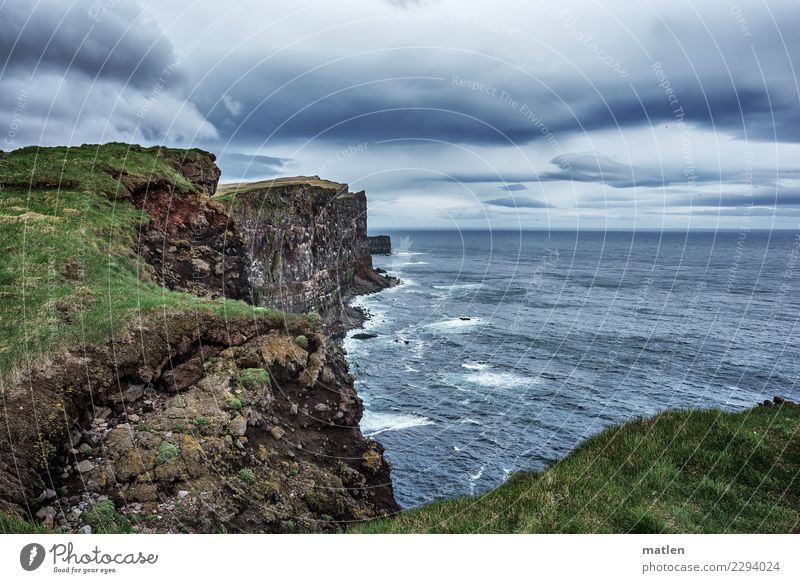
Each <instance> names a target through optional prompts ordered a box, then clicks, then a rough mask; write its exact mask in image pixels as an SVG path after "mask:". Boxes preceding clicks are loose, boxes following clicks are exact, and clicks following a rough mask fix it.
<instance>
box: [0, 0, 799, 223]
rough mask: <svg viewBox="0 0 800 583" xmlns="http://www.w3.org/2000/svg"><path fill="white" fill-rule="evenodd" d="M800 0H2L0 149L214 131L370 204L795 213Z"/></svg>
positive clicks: (261, 173)
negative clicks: (357, 193) (362, 193)
mask: <svg viewBox="0 0 800 583" xmlns="http://www.w3.org/2000/svg"><path fill="white" fill-rule="evenodd" d="M798 23H800V4H799V3H798V2H797V0H791V1H789V0H769V2H767V1H765V0H752V1H751V0H747V1H745V0H715V1H699V0H696V1H695V2H687V1H683V0H671V1H669V2H667V1H663V2H655V1H653V0H632V1H625V0H606V1H604V2H599V1H598V2H590V1H581V2H577V1H569V0H568V1H566V2H565V1H559V2H551V1H525V0H502V1H495V2H487V1H485V0H483V1H477V0H417V1H414V0H357V1H356V0H336V1H335V2H333V1H327V0H325V1H305V0H291V1H286V0H270V1H269V2H256V1H252V0H238V1H237V0H229V1H227V2H219V1H215V2H211V1H209V0H197V1H191V0H189V1H180V2H179V1H172V0H159V1H151V0H140V1H139V2H136V1H133V0H91V1H90V0H74V1H73V0H39V1H36V0H5V1H4V0H0V30H2V36H0V108H1V109H2V111H3V112H4V115H3V118H4V124H3V125H4V126H5V127H4V128H2V127H0V131H2V133H3V134H4V143H3V144H2V145H0V148H2V149H3V150H13V149H15V148H18V147H22V146H27V145H33V144H37V145H79V144H82V143H99V142H109V141H124V142H136V143H141V144H147V145H155V144H165V145H168V146H173V147H199V148H203V149H207V150H210V151H212V152H214V153H215V154H216V155H217V157H218V164H219V165H220V167H221V168H222V172H223V175H222V180H223V181H225V182H231V181H239V180H257V179H266V178H271V177H275V176H287V175H299V174H303V175H319V176H321V177H323V178H328V179H331V180H335V181H339V182H346V183H348V184H349V185H350V187H351V189H352V190H362V189H364V190H366V192H367V196H368V201H369V224H370V228H371V229H372V230H373V231H375V230H380V229H387V228H390V227H396V228H441V229H450V228H460V229H465V228H466V229H486V228H510V229H518V228H524V229H584V228H585V229H686V228H692V229H735V230H740V231H744V230H749V229H775V228H781V229H783V228H789V229H796V228H798V227H799V226H800V85H799V84H798V78H797V75H796V73H795V71H796V67H795V64H797V63H799V62H800V35H798V34H797V32H796V28H797V24H798Z"/></svg>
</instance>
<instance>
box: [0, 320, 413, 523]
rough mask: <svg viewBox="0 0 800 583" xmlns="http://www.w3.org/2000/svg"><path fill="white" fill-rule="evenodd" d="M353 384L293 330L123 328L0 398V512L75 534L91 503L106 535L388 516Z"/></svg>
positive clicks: (157, 323) (274, 324)
mask: <svg viewBox="0 0 800 583" xmlns="http://www.w3.org/2000/svg"><path fill="white" fill-rule="evenodd" d="M143 339H144V340H145V341H144V342H143ZM352 381H353V379H352V377H351V376H350V375H349V374H348V372H347V365H346V363H345V361H344V358H343V356H342V353H341V350H340V349H339V348H338V347H336V346H334V345H331V344H330V343H329V342H328V341H327V339H326V338H325V336H324V335H322V334H320V333H319V332H317V331H316V330H315V329H314V327H313V326H312V325H310V324H309V323H308V322H306V321H305V320H304V319H303V318H293V319H291V320H286V319H284V318H277V317H270V316H258V317H256V318H255V319H250V318H248V319H246V320H245V321H236V322H230V321H227V322H226V321H225V320H223V319H222V318H219V317H215V316H211V315H199V314H171V315H169V317H168V318H167V319H166V325H165V324H164V323H163V321H162V319H161V318H160V317H158V318H153V319H152V320H151V321H140V322H135V323H133V324H132V325H131V326H130V327H129V328H128V329H126V330H125V331H122V332H121V333H120V334H119V335H118V336H117V337H116V338H115V340H114V341H113V342H110V343H109V344H108V345H107V346H105V347H102V348H97V349H93V350H91V351H89V352H88V353H65V354H63V355H61V356H60V357H59V358H57V359H56V360H55V361H54V362H50V363H47V365H46V366H39V367H36V368H35V369H34V370H33V371H32V372H31V374H30V376H28V377H27V378H26V379H25V382H23V383H19V384H17V385H15V386H14V387H13V388H12V389H11V390H7V391H6V394H5V395H4V396H5V403H6V406H7V407H8V408H9V410H12V411H15V412H17V413H16V414H15V415H13V416H9V417H8V420H9V427H8V429H9V431H8V432H6V431H3V432H0V508H2V509H3V510H5V511H14V512H18V511H19V510H20V509H25V510H26V511H27V512H29V513H30V514H34V515H35V516H36V517H37V518H38V519H39V520H41V521H42V522H43V523H44V524H46V525H49V526H53V525H59V526H62V527H65V528H67V529H68V530H74V531H77V530H80V529H81V528H82V527H83V525H84V520H85V517H84V518H82V515H83V513H85V512H90V511H91V509H92V508H93V507H94V506H95V505H96V504H97V503H98V501H102V500H105V499H107V500H110V501H112V502H113V503H114V505H115V507H116V510H115V512H116V515H117V516H118V517H117V518H116V519H115V520H116V522H117V523H121V522H122V521H127V522H130V523H133V524H138V525H139V529H140V530H143V531H157V532H181V531H192V532H230V531H244V532H309V531H319V530H330V529H335V528H336V525H337V523H338V522H347V521H354V520H356V521H357V520H364V519H367V518H370V517H375V516H381V515H385V514H387V513H391V512H393V511H396V510H397V509H398V508H397V505H396V503H395V501H394V497H393V494H392V487H391V481H390V478H389V466H388V464H387V463H386V461H385V460H384V459H383V457H382V453H383V448H382V447H381V446H380V445H379V444H378V443H376V442H374V441H371V440H367V439H365V438H364V437H363V436H362V435H361V432H360V430H359V428H358V422H359V420H360V418H361V414H362V411H363V409H362V405H361V401H360V399H359V398H358V396H357V395H356V393H355V391H354V389H353V384H352ZM33 388H35V391H36V397H35V400H34V401H33V402H35V406H32V405H31V403H32V400H31V392H30V391H31V389H33ZM40 493H41V494H40ZM95 527H96V526H95Z"/></svg>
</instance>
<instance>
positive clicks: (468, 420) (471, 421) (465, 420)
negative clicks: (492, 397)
mask: <svg viewBox="0 0 800 583" xmlns="http://www.w3.org/2000/svg"><path fill="white" fill-rule="evenodd" d="M459 423H461V424H462V425H463V424H467V423H469V424H470V425H481V422H480V421H476V420H475V419H473V418H472V417H464V418H463V419H461V420H460V421H459Z"/></svg>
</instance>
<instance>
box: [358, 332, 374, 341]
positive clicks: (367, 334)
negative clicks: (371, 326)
mask: <svg viewBox="0 0 800 583" xmlns="http://www.w3.org/2000/svg"><path fill="white" fill-rule="evenodd" d="M352 337H353V339H354V340H369V339H370V338H377V337H378V335H377V334H374V333H372V332H358V333H357V334H353V336H352Z"/></svg>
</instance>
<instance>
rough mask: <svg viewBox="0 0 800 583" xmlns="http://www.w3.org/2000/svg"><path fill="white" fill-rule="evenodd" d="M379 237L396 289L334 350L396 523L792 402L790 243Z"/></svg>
mask: <svg viewBox="0 0 800 583" xmlns="http://www.w3.org/2000/svg"><path fill="white" fill-rule="evenodd" d="M381 233H385V231H382V232H381ZM388 234H389V235H391V237H392V243H393V248H394V249H393V251H394V253H393V255H391V256H382V257H378V256H376V257H374V263H375V265H376V266H377V267H382V268H383V269H386V270H387V271H389V272H390V273H391V274H392V275H395V276H397V277H399V278H400V279H402V281H403V283H402V285H400V286H398V287H395V288H392V289H389V290H386V291H383V292H381V293H378V294H374V295H371V296H362V297H360V298H357V299H356V303H357V304H359V305H361V306H363V307H364V308H365V309H366V310H367V311H368V312H369V313H371V315H372V317H371V319H370V320H369V321H368V322H367V323H366V325H365V329H366V331H368V332H372V333H374V334H377V337H375V338H370V339H366V340H357V339H354V338H352V335H353V334H354V333H358V332H361V333H363V332H364V331H365V330H363V329H362V330H356V331H353V332H351V333H350V334H348V338H347V339H346V340H345V348H346V349H347V351H348V359H349V361H350V365H351V369H352V371H353V373H354V374H355V376H356V379H357V380H356V386H357V390H358V392H359V394H360V395H361V397H362V398H363V399H364V402H365V408H366V412H365V414H364V418H363V420H362V422H361V428H362V430H363V432H364V433H365V434H366V435H368V436H372V437H374V438H375V439H377V440H379V441H380V442H381V443H382V444H383V445H384V446H385V447H386V455H387V457H388V459H389V460H390V461H391V462H392V464H393V466H394V471H393V474H392V476H393V481H394V485H395V493H396V497H397V500H398V502H399V503H400V504H401V505H402V506H403V507H413V506H416V505H419V504H422V503H425V502H429V501H431V500H435V499H440V498H447V497H452V496H456V495H459V494H475V493H480V492H482V491H485V490H487V489H489V488H492V487H494V486H497V485H498V484H500V483H502V482H503V481H504V480H505V479H506V478H507V477H508V476H509V474H511V473H512V472H515V471H518V470H525V469H538V468H542V467H544V466H546V465H547V464H548V463H550V462H553V461H554V460H556V459H558V458H560V457H562V456H564V455H565V454H567V453H568V452H569V451H570V450H571V449H573V448H574V447H575V446H576V445H577V444H578V443H579V442H580V441H581V440H583V439H584V438H586V437H588V436H590V435H593V434H595V433H597V432H599V431H601V430H602V429H603V428H604V427H607V426H608V425H611V424H615V423H619V422H623V421H626V420H629V419H632V418H635V417H640V416H648V415H652V414H654V413H656V412H658V411H663V410H664V409H674V408H687V407H719V408H721V409H725V410H731V411H738V410H743V409H746V408H749V407H752V406H753V405H755V404H757V403H759V402H760V401H762V400H763V399H771V398H772V397H773V395H785V396H787V397H789V398H793V399H795V400H797V399H800V388H799V387H798V384H797V383H798V378H800V358H799V357H800V348H799V347H800V342H798V341H799V340H800V338H798V336H800V330H798V325H797V324H798V316H800V293H798V292H800V236H798V234H797V233H795V232H786V231H777V232H754V231H741V232H691V233H688V234H687V233H685V232H662V233H658V232H638V233H631V232H586V231H583V232H550V233H547V232H511V231H492V232H489V231H466V232H464V231H461V232H456V231H446V232H434V231H405V232H391V231H389V232H388Z"/></svg>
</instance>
